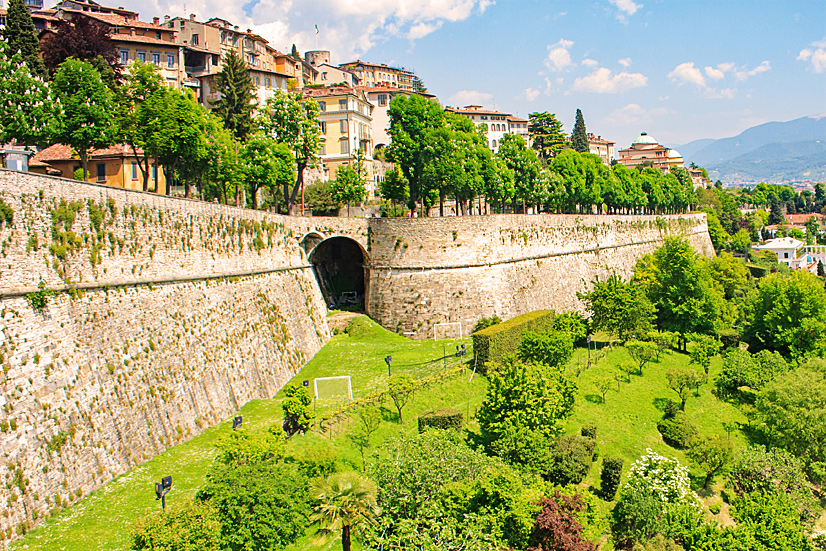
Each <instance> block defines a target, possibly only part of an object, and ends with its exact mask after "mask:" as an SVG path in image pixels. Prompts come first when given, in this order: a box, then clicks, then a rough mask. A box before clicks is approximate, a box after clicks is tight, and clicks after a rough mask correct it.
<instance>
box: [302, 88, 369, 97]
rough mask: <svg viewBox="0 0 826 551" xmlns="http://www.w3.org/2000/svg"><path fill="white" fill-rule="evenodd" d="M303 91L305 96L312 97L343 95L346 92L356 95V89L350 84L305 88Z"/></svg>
mask: <svg viewBox="0 0 826 551" xmlns="http://www.w3.org/2000/svg"><path fill="white" fill-rule="evenodd" d="M302 93H303V94H304V95H305V96H312V97H319V98H322V97H326V96H341V95H344V94H350V95H354V96H355V95H356V90H354V89H353V88H350V87H349V86H332V87H324V88H304V89H303V90H302Z"/></svg>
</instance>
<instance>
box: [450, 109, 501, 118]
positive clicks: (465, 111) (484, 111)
mask: <svg viewBox="0 0 826 551" xmlns="http://www.w3.org/2000/svg"><path fill="white" fill-rule="evenodd" d="M445 111H451V112H453V113H458V114H460V115H476V114H479V115H502V116H505V117H512V116H513V115H511V114H510V113H506V112H505V111H490V110H487V109H459V108H458V107H445Z"/></svg>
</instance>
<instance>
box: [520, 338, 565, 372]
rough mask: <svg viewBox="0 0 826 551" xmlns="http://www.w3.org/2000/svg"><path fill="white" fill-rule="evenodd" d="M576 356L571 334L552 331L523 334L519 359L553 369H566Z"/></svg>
mask: <svg viewBox="0 0 826 551" xmlns="http://www.w3.org/2000/svg"><path fill="white" fill-rule="evenodd" d="M573 355H574V340H573V338H572V336H571V334H570V333H567V332H562V331H551V332H550V333H535V332H533V331H527V332H525V333H523V334H522V342H521V343H520V344H519V357H520V358H521V359H522V360H524V361H526V362H536V363H541V364H545V365H549V366H551V367H564V366H565V364H567V363H568V362H569V361H570V359H571V357H572V356H573Z"/></svg>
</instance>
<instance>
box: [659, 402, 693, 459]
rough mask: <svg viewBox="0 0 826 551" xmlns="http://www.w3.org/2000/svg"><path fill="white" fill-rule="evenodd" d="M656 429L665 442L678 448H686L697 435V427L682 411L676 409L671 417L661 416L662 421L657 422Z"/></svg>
mask: <svg viewBox="0 0 826 551" xmlns="http://www.w3.org/2000/svg"><path fill="white" fill-rule="evenodd" d="M657 430H658V431H660V434H661V435H662V437H663V441H664V442H665V443H666V444H668V445H669V446H672V447H674V448H677V449H678V450H684V449H686V448H688V447H689V446H690V445H691V442H693V441H694V439H695V438H696V437H697V429H696V428H695V427H694V425H693V424H692V423H691V421H690V420H689V419H688V416H687V415H686V414H685V412H684V411H678V412H677V413H676V414H675V415H673V416H671V417H663V419H662V421H660V422H659V423H657Z"/></svg>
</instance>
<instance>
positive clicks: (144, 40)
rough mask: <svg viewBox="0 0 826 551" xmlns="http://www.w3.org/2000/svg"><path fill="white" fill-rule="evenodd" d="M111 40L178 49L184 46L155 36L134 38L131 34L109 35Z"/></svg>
mask: <svg viewBox="0 0 826 551" xmlns="http://www.w3.org/2000/svg"><path fill="white" fill-rule="evenodd" d="M109 38H111V39H112V40H114V41H115V42H117V41H120V42H138V43H141V44H163V45H164V46H169V47H175V48H178V47H180V46H182V44H178V43H177V42H171V41H169V40H159V39H157V38H155V37H154V36H133V35H131V34H117V33H109Z"/></svg>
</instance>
